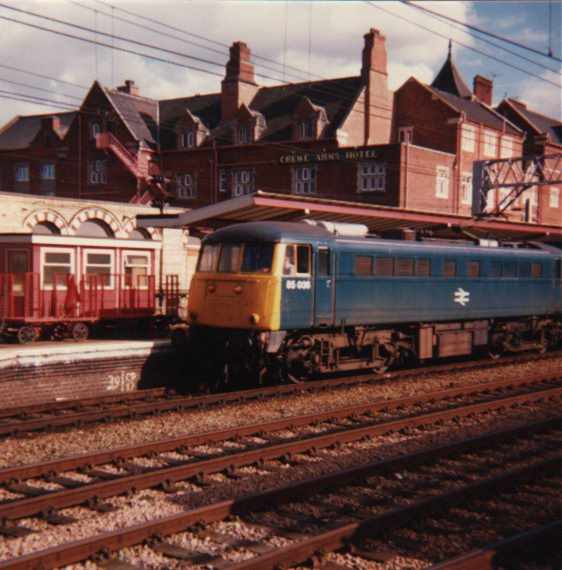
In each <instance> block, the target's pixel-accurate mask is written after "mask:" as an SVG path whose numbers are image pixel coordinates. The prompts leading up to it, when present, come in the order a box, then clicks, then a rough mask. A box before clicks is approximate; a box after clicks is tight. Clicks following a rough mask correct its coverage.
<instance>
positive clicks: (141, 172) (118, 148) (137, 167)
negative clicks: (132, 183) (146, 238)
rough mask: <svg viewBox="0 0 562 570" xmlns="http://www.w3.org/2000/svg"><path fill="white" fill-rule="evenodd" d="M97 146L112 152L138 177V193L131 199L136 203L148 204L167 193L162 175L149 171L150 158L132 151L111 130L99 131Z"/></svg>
mask: <svg viewBox="0 0 562 570" xmlns="http://www.w3.org/2000/svg"><path fill="white" fill-rule="evenodd" d="M96 148H97V149H99V150H104V151H106V152H112V153H113V154H114V155H115V156H116V157H117V158H118V159H119V161H120V162H121V164H123V166H124V167H125V168H126V169H127V170H128V171H129V172H130V173H131V174H132V175H133V176H134V177H135V178H136V180H137V193H136V194H135V196H134V197H133V198H132V199H131V202H133V203H135V204H148V203H150V202H152V200H154V199H159V198H160V199H161V198H162V197H163V196H166V195H167V192H166V190H165V188H164V182H165V181H164V180H163V179H162V177H160V176H151V175H150V173H149V158H148V156H145V155H143V153H142V152H139V153H133V152H131V151H130V150H129V149H128V148H127V147H126V146H125V145H124V144H123V143H121V141H120V140H119V139H118V138H117V137H116V136H115V135H114V134H113V133H109V132H103V133H99V134H98V135H97V136H96Z"/></svg>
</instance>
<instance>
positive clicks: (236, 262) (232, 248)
mask: <svg viewBox="0 0 562 570" xmlns="http://www.w3.org/2000/svg"><path fill="white" fill-rule="evenodd" d="M241 255H242V246H241V245H235V244H231V243H225V244H223V246H222V248H221V253H220V257H219V272H220V273H235V272H237V271H238V270H239V268H240V258H241Z"/></svg>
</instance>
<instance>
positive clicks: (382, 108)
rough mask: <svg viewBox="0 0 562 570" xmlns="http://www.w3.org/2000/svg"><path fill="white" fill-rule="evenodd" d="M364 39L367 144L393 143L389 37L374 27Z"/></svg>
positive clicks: (365, 128) (362, 72)
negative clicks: (387, 52)
mask: <svg viewBox="0 0 562 570" xmlns="http://www.w3.org/2000/svg"><path fill="white" fill-rule="evenodd" d="M363 37H364V40H365V44H364V47H363V66H362V68H361V77H362V79H363V84H364V85H365V110H364V111H365V112H364V115H365V118H364V123H365V126H364V130H365V133H364V135H365V136H364V144H366V145H370V144H387V143H389V142H390V127H391V122H392V102H393V99H392V93H391V92H390V91H389V89H388V70H387V57H386V38H385V37H384V36H383V35H382V34H381V33H380V31H379V30H377V29H375V28H371V29H370V30H369V33H368V34H365V35H364V36H363Z"/></svg>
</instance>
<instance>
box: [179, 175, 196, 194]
mask: <svg viewBox="0 0 562 570" xmlns="http://www.w3.org/2000/svg"><path fill="white" fill-rule="evenodd" d="M176 185H177V189H178V191H177V197H178V198H181V199H182V200H193V198H195V197H196V196H197V192H196V189H195V176H194V175H193V174H190V173H189V172H184V173H181V174H176Z"/></svg>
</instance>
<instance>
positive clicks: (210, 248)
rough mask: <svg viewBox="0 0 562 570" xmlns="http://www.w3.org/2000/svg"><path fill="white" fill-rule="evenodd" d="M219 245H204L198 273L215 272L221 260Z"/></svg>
mask: <svg viewBox="0 0 562 570" xmlns="http://www.w3.org/2000/svg"><path fill="white" fill-rule="evenodd" d="M219 252H220V246H219V245H204V246H203V249H202V250H201V257H199V265H198V266H197V271H215V270H216V267H217V261H218V258H219Z"/></svg>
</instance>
